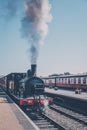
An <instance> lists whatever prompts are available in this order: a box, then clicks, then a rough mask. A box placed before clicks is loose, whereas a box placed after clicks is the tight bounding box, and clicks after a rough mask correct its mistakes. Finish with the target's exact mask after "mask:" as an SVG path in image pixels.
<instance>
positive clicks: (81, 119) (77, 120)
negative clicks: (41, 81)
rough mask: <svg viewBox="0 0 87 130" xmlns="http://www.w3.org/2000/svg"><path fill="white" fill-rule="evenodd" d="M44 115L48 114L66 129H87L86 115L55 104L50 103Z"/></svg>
mask: <svg viewBox="0 0 87 130" xmlns="http://www.w3.org/2000/svg"><path fill="white" fill-rule="evenodd" d="M46 115H49V116H50V117H51V118H52V119H53V120H54V121H56V122H58V123H59V124H61V125H62V126H64V127H65V128H67V130H87V116H84V115H82V114H79V113H77V112H74V111H70V110H68V109H66V108H63V107H60V106H57V105H51V107H50V108H48V110H47V112H46Z"/></svg>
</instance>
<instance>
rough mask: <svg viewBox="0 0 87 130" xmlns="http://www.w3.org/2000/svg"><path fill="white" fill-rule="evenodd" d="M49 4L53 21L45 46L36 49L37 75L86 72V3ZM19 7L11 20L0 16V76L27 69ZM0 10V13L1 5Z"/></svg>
mask: <svg viewBox="0 0 87 130" xmlns="http://www.w3.org/2000/svg"><path fill="white" fill-rule="evenodd" d="M3 1H4V0H3ZM49 3H50V4H51V11H50V12H51V14H52V17H53V18H52V21H51V22H50V23H49V24H48V28H49V33H48V35H47V36H46V38H45V43H44V45H43V46H41V47H40V48H39V55H38V59H37V75H38V76H47V75H50V74H54V73H57V74H59V73H64V72H70V73H72V74H76V73H83V72H87V0H49ZM0 5H2V0H0ZM19 8H20V11H19V14H18V15H17V16H15V17H14V18H13V19H11V20H8V19H3V17H2V15H1V14H0V75H6V74H9V73H11V72H26V71H27V70H28V69H30V64H31V63H30V56H29V52H28V49H29V44H28V41H27V39H25V38H23V37H22V35H21V31H20V30H21V22H20V21H21V12H22V9H21V7H19ZM0 9H2V12H3V10H4V9H3V8H1V6H0Z"/></svg>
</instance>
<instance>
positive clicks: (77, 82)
mask: <svg viewBox="0 0 87 130" xmlns="http://www.w3.org/2000/svg"><path fill="white" fill-rule="evenodd" d="M42 80H43V81H44V84H45V85H46V87H49V88H55V89H58V88H60V89H66V90H67V89H68V90H82V91H87V74H72V75H71V74H70V75H58V76H48V77H42Z"/></svg>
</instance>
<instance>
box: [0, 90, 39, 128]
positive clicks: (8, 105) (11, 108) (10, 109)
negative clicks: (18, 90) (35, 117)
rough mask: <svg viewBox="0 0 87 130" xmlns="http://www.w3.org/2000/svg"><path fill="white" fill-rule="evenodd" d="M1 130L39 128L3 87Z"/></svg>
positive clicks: (0, 106) (0, 104)
mask: <svg viewBox="0 0 87 130" xmlns="http://www.w3.org/2000/svg"><path fill="white" fill-rule="evenodd" d="M0 130H39V129H38V128H37V126H36V125H35V124H34V123H33V122H32V121H31V120H30V119H28V117H27V116H26V115H25V113H24V112H23V111H22V110H21V109H20V108H19V107H18V106H17V105H16V104H15V103H14V102H13V101H12V100H11V99H10V98H9V96H8V95H7V94H6V93H5V92H3V90H2V89H1V88H0Z"/></svg>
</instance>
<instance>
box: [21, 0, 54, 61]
mask: <svg viewBox="0 0 87 130" xmlns="http://www.w3.org/2000/svg"><path fill="white" fill-rule="evenodd" d="M24 5H25V16H24V18H23V19H22V31H23V33H24V36H25V37H28V39H29V42H30V43H31V47H30V52H31V53H30V54H31V63H36V61H37V56H38V51H39V44H44V40H45V37H46V36H47V34H48V25H47V24H48V23H49V22H50V21H51V18H52V16H51V14H50V9H51V5H50V4H49V1H48V0H24Z"/></svg>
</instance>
